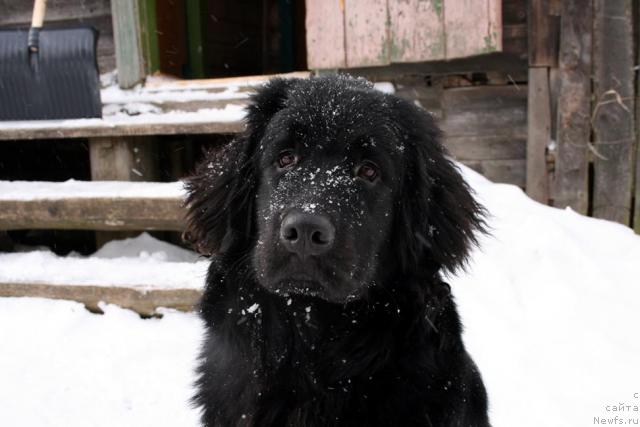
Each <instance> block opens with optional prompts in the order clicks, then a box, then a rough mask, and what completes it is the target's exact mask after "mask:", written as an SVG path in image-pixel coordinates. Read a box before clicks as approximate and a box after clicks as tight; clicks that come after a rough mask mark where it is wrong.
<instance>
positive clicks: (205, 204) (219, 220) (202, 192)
mask: <svg viewBox="0 0 640 427" xmlns="http://www.w3.org/2000/svg"><path fill="white" fill-rule="evenodd" d="M295 83H296V80H295V79H288V80H285V79H273V80H271V81H269V83H267V84H266V85H265V86H263V87H262V88H260V89H258V91H257V92H256V93H255V94H254V95H253V96H252V97H251V99H250V103H249V105H248V106H247V109H246V113H247V114H246V118H245V123H246V130H245V131H244V132H243V133H242V134H241V135H239V136H238V137H237V138H235V139H234V140H233V141H231V142H230V143H228V144H227V145H225V146H224V147H222V148H220V149H217V150H211V151H209V152H208V153H207V154H206V155H205V159H204V160H203V161H202V162H201V163H200V164H199V165H198V167H197V168H196V171H195V173H194V175H192V176H191V177H189V178H188V179H187V180H186V181H185V187H186V189H187V199H186V203H185V204H186V206H187V217H186V219H187V226H186V231H185V232H184V234H183V238H184V240H185V241H187V242H188V243H190V244H191V245H192V246H193V247H194V248H195V249H196V250H197V251H198V252H200V253H201V254H203V255H207V256H209V255H212V254H214V253H225V252H234V251H235V250H238V249H241V248H244V247H246V245H247V244H248V243H249V242H250V241H251V239H252V238H253V237H254V234H255V230H254V202H255V193H256V188H257V184H258V181H257V180H258V173H257V170H256V164H257V159H256V158H255V157H256V154H255V153H256V147H257V146H258V145H259V142H260V140H261V139H262V137H263V135H264V132H265V129H266V127H267V125H268V123H269V121H270V120H271V118H272V117H273V115H274V114H275V113H277V112H278V111H279V110H280V109H282V108H283V106H284V102H285V101H286V98H287V93H288V90H289V88H290V87H291V86H292V85H293V84H295Z"/></svg>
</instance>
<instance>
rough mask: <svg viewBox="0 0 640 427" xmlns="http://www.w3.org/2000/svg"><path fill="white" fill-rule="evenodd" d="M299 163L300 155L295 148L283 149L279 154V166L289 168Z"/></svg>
mask: <svg viewBox="0 0 640 427" xmlns="http://www.w3.org/2000/svg"><path fill="white" fill-rule="evenodd" d="M296 163H298V156H296V155H295V153H294V152H293V150H283V151H281V152H280V154H278V166H280V168H287V167H290V166H293V165H295V164H296Z"/></svg>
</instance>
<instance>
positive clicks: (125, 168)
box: [89, 137, 158, 181]
mask: <svg viewBox="0 0 640 427" xmlns="http://www.w3.org/2000/svg"><path fill="white" fill-rule="evenodd" d="M154 148H155V147H154V141H153V140H152V139H149V137H132V138H122V137H118V138H110V137H107V138H92V139H90V140H89V157H90V160H91V179H92V180H94V181H105V180H115V181H156V180H157V178H158V170H157V167H158V157H157V153H156V152H155V150H154Z"/></svg>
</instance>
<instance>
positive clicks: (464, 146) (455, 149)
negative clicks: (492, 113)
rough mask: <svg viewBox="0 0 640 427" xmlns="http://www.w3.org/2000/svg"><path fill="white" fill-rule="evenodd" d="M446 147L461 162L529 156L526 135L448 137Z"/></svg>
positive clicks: (445, 142) (445, 140)
mask: <svg viewBox="0 0 640 427" xmlns="http://www.w3.org/2000/svg"><path fill="white" fill-rule="evenodd" d="M522 130H523V131H524V129H522ZM444 145H445V147H446V148H447V150H449V153H451V155H452V156H453V157H455V158H456V160H460V161H468V160H511V159H519V160H522V159H525V158H526V155H527V138H526V136H525V135H491V134H490V135H478V136H446V137H445V138H444Z"/></svg>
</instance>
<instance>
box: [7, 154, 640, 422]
mask: <svg viewBox="0 0 640 427" xmlns="http://www.w3.org/2000/svg"><path fill="white" fill-rule="evenodd" d="M462 169H463V172H464V175H465V177H466V179H467V180H468V181H469V182H470V183H471V185H472V186H473V188H474V189H475V190H476V192H477V194H478V198H479V199H480V200H481V201H482V202H483V203H484V204H485V206H486V207H487V208H488V209H489V211H490V212H491V214H492V217H491V218H490V220H489V223H490V226H491V227H492V236H487V237H483V238H482V239H481V249H476V250H475V251H474V252H473V259H472V262H471V263H470V266H469V268H468V270H467V271H466V272H463V273H459V274H458V275H457V276H455V277H451V278H450V283H451V286H452V289H453V292H454V294H455V296H456V298H457V301H458V305H459V311H460V315H461V317H462V319H463V321H464V324H465V327H466V330H465V335H464V338H465V342H466V344H467V346H468V349H469V351H470V353H471V354H472V356H473V358H474V359H475V361H476V363H477V364H478V366H479V368H480V371H481V372H482V374H483V377H484V380H485V383H486V385H487V388H488V393H489V398H490V403H491V418H492V423H493V425H494V426H496V427H509V426H514V425H517V426H519V427H529V426H531V427H533V426H535V427H539V426H576V427H578V426H586V425H593V424H594V417H609V418H613V416H615V415H624V416H628V418H633V417H635V419H638V417H640V414H639V413H638V412H626V413H617V412H616V413H613V412H611V411H610V410H609V411H607V406H608V405H617V406H618V405H621V404H625V405H640V400H639V399H638V398H634V393H640V367H639V366H638V361H639V360H640V340H638V338H637V336H638V328H639V326H638V325H640V310H639V308H640V262H639V261H640V237H639V236H636V235H635V234H634V233H633V232H632V231H631V230H630V229H628V228H626V227H623V226H621V225H617V224H614V223H610V222H606V221H601V220H596V219H592V218H586V217H583V216H580V215H578V214H576V213H574V212H572V211H570V210H568V209H567V210H565V209H554V208H549V207H546V206H543V205H540V204H537V203H535V202H533V201H531V200H530V199H528V198H527V197H526V196H525V195H524V194H523V193H522V191H521V190H520V189H518V188H516V187H513V186H509V185H502V184H493V183H491V182H489V181H487V180H486V179H484V178H483V177H481V176H480V175H478V174H476V173H475V172H472V171H470V170H469V169H466V168H464V167H462ZM150 247H151V248H152V249H149V248H150ZM153 248H155V249H153ZM169 249H170V247H167V246H164V245H160V244H159V243H157V242H154V241H151V240H149V238H148V237H144V238H143V239H141V240H140V241H139V242H137V243H136V244H133V242H129V243H127V244H123V243H114V244H113V246H112V247H106V248H104V251H103V252H102V253H98V254H96V256H94V257H91V258H89V259H90V260H93V261H92V262H98V261H99V262H109V261H110V260H111V259H113V258H111V257H113V256H117V255H118V254H119V253H120V254H122V255H123V257H124V256H126V257H128V258H121V259H120V261H119V262H118V266H120V265H123V267H118V268H123V269H126V270H129V269H130V268H131V270H130V271H128V272H127V274H128V275H129V281H130V280H131V279H130V278H131V274H133V270H135V269H136V268H140V265H138V266H137V267H132V266H127V265H125V264H123V263H122V260H126V259H132V260H137V262H141V263H145V262H148V263H149V264H147V266H146V267H145V276H146V275H149V274H153V275H156V273H155V270H156V268H158V267H157V263H155V262H154V261H153V258H154V256H157V255H153V254H158V253H165V255H163V256H162V257H166V258H164V261H163V262H166V263H167V264H170V263H173V264H175V265H179V264H181V262H184V261H185V260H189V259H190V258H189V256H187V255H188V254H185V253H183V252H179V254H182V255H179V254H178V253H174V252H173V251H170V250H169ZM145 251H147V252H148V255H145V256H143V255H142V253H143V252H145ZM8 255H12V254H5V255H1V256H0V274H2V273H3V272H4V271H5V269H6V267H11V266H12V265H13V263H14V262H12V261H6V260H4V258H3V257H5V256H8ZM19 255H22V254H19ZM183 255H184V256H186V258H182V256H183ZM38 256H42V255H38ZM101 257H102V258H101ZM129 257H130V258H129ZM55 259H56V257H53V256H52V260H53V262H54V263H55V262H57V261H55ZM83 260H85V261H86V259H84V258H83ZM170 260H179V261H180V262H173V261H172V262H167V261H170ZM24 262H25V260H19V261H15V263H17V264H18V265H19V266H22V270H27V268H25V265H29V269H32V268H33V269H37V268H44V267H43V266H38V265H37V264H34V265H32V264H24ZM28 262H31V261H28ZM50 262H52V261H51V260H50V259H47V260H46V261H44V260H43V261H42V264H43V265H46V264H49V263H50ZM184 263H185V264H187V263H186V262H184ZM201 263H202V264H205V265H206V263H204V262H201ZM197 264H198V263H196V264H195V265H197ZM111 265H112V268H115V267H113V266H114V265H115V264H111ZM191 265H193V263H191ZM69 268H70V267H69V266H67V269H69ZM82 268H85V267H82ZM86 268H89V269H90V272H91V273H93V275H94V276H95V277H100V276H101V275H102V274H106V271H102V270H101V271H97V270H95V269H94V268H95V267H94V266H93V265H87V266H86ZM18 270H20V269H18ZM58 273H60V274H63V273H65V271H57V270H55V269H54V271H51V272H49V273H47V274H49V275H53V274H58ZM24 274H26V273H24ZM65 274H66V273H65ZM163 274H173V275H174V277H175V278H176V279H177V278H178V277H181V278H182V280H183V281H193V282H194V285H195V282H200V283H201V280H202V275H203V274H204V269H203V270H201V271H200V272H198V273H195V272H193V271H192V272H187V271H173V270H168V271H166V272H165V273H163ZM163 274H157V276H158V279H160V278H161V276H162V275H163ZM85 275H86V276H90V274H89V272H87V273H85ZM1 281H2V279H1V278H0V282H1ZM246 309H247V310H248V311H249V310H254V311H255V310H258V309H259V307H254V306H248V307H247V308H246ZM104 310H105V314H104V315H102V316H100V315H94V314H90V313H88V312H86V311H84V310H83V309H82V307H81V306H80V305H79V304H76V303H72V302H65V301H46V300H39V299H29V298H4V299H1V298H0V324H2V325H11V327H3V328H0V342H1V343H2V347H3V349H2V351H1V352H0V378H2V381H1V382H0V408H2V410H0V425H29V426H30V425H33V426H36V425H37V426H54V425H56V426H57V425H65V426H72V427H73V426H87V425H93V426H114V425H118V426H146V425H149V426H151V425H153V426H165V425H166V426H169V425H171V426H174V425H180V426H193V425H196V417H197V413H196V411H195V410H194V409H192V408H190V407H189V405H188V404H187V403H186V401H187V399H188V397H189V396H190V394H191V392H192V391H191V389H190V384H191V383H192V381H193V368H194V365H195V357H196V354H197V347H198V344H199V342H200V336H201V334H202V326H201V325H200V323H199V322H198V321H197V319H196V318H195V316H194V315H193V314H187V313H176V312H167V313H166V314H165V316H164V318H162V319H151V320H143V319H140V318H139V317H137V316H135V315H134V314H133V313H131V312H129V311H127V310H123V309H120V308H117V307H113V306H106V307H104ZM42 319H46V321H44V322H43V321H42ZM635 396H638V394H635ZM609 409H610V408H609ZM627 424H628V423H627Z"/></svg>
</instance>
